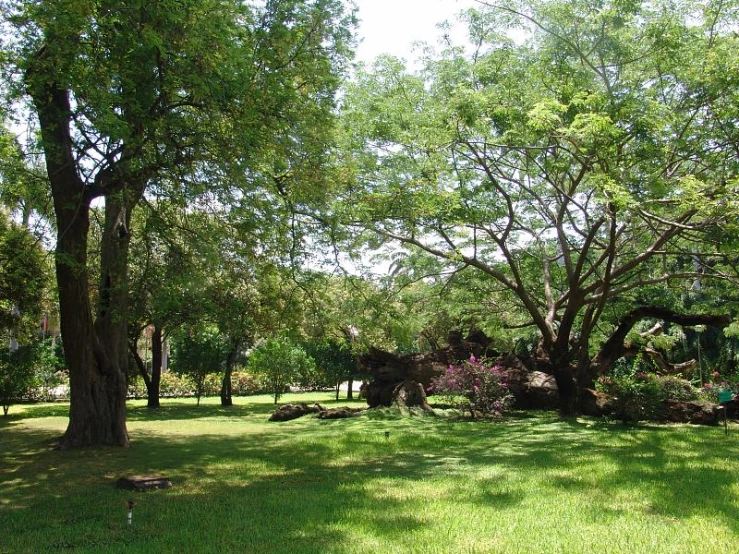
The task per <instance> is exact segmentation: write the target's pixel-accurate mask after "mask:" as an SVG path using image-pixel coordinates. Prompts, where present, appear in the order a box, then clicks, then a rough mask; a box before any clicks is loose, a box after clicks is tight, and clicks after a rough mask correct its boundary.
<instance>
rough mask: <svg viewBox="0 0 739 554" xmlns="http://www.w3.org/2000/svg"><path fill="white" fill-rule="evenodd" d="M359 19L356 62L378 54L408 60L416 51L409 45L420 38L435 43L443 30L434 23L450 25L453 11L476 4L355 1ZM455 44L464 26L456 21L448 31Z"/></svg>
mask: <svg viewBox="0 0 739 554" xmlns="http://www.w3.org/2000/svg"><path fill="white" fill-rule="evenodd" d="M355 1H356V3H357V6H358V8H359V12H358V17H359V19H360V22H359V29H358V37H359V40H360V43H359V45H358V47H357V61H363V62H366V63H369V62H371V61H372V60H374V59H375V58H376V57H377V56H379V55H380V54H392V55H394V56H397V57H399V58H403V59H405V60H406V61H407V62H409V63H410V62H412V61H413V60H415V59H416V58H417V54H416V53H414V52H413V51H412V44H413V43H414V42H416V41H424V42H427V43H429V44H431V45H433V46H438V43H437V40H438V38H439V37H441V36H442V34H443V32H442V31H440V30H439V29H437V28H436V25H437V24H438V23H440V22H442V21H444V20H448V21H449V22H450V23H452V24H454V23H455V22H456V19H457V17H456V16H457V14H458V13H459V12H460V11H462V10H465V9H467V8H471V7H474V6H476V5H478V6H479V4H477V2H475V0H355ZM449 34H450V36H451V38H452V40H453V42H455V43H459V44H461V43H463V41H464V38H465V36H466V35H465V29H464V27H463V26H460V25H459V24H457V25H456V28H454V29H453V30H452V31H451V32H450V33H449Z"/></svg>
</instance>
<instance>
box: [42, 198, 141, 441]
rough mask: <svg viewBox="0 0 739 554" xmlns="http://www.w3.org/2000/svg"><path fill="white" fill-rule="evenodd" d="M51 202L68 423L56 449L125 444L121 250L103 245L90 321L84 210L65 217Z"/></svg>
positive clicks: (66, 211) (60, 207)
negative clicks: (54, 218)
mask: <svg viewBox="0 0 739 554" xmlns="http://www.w3.org/2000/svg"><path fill="white" fill-rule="evenodd" d="M55 200H56V199H55ZM56 204H57V222H58V228H59V236H58V238H57V249H56V274H57V284H58V288H59V316H60V324H61V333H62V340H63V343H64V353H65V358H66V362H67V366H68V367H69V381H70V383H69V385H70V410H69V425H68V427H67V430H66V431H65V433H64V436H63V437H62V438H61V441H60V443H59V446H60V447H61V448H74V447H83V446H127V445H128V432H127V430H126V378H125V373H124V368H125V364H126V361H127V360H126V356H127V349H126V342H127V333H126V318H125V317H121V314H125V311H121V310H122V309H125V301H124V303H123V305H122V306H121V305H120V302H121V298H120V296H121V294H120V291H119V290H117V288H118V287H121V286H123V285H124V284H125V276H126V275H125V271H124V273H123V275H122V276H120V275H116V274H115V272H116V271H117V270H118V267H119V266H118V260H117V259H116V258H117V255H118V254H121V252H120V251H119V249H118V248H117V247H116V245H115V244H111V243H110V242H109V243H108V244H104V247H103V253H102V259H103V261H101V268H102V282H101V290H100V310H99V312H98V319H97V322H95V323H93V318H92V310H91V305H90V296H89V294H90V290H89V285H88V270H87V232H88V225H89V219H88V217H89V214H88V207H87V206H86V205H85V206H78V209H77V210H74V212H73V213H70V212H72V210H70V209H68V208H66V207H65V206H68V204H66V203H63V202H59V201H57V202H56ZM60 204H61V205H60ZM106 212H107V208H106ZM106 219H107V217H106ZM106 226H107V225H106ZM105 233H109V230H108V229H106V231H105ZM108 238H110V237H108ZM123 292H124V294H125V287H124V289H123Z"/></svg>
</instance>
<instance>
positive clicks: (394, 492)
mask: <svg viewBox="0 0 739 554" xmlns="http://www.w3.org/2000/svg"><path fill="white" fill-rule="evenodd" d="M272 408H273V406H272V405H264V404H263V405H249V406H237V407H235V408H227V409H226V408H220V407H215V406H201V407H200V408H196V407H195V406H180V405H177V406H171V407H166V408H163V410H162V411H161V412H155V415H154V419H155V420H158V421H166V420H173V421H176V422H181V421H183V420H196V419H197V416H198V414H203V413H205V414H207V415H201V416H200V417H226V416H228V417H237V418H238V417H244V418H248V417H250V416H254V415H259V416H260V417H261V416H263V415H266V414H267V413H269V412H270V411H271V410H272ZM199 410H203V411H202V412H201V411H199ZM130 414H131V415H130V419H131V420H132V421H138V419H137V418H140V420H152V414H151V413H150V412H149V411H147V410H146V408H138V407H137V408H134V409H132V410H131V412H130ZM234 414H236V415H235V416H234ZM177 425H178V426H179V425H182V424H181V423H177ZM386 431H389V432H390V434H389V436H387V437H386V434H385V432H386ZM54 438H55V437H53V436H51V434H50V433H49V432H44V431H37V430H33V429H27V428H24V429H23V430H22V431H17V430H14V429H13V427H12V426H10V425H6V426H3V427H0V441H1V442H2V444H3V453H1V454H0V503H1V504H0V509H2V510H3V511H5V512H6V513H8V514H9V515H10V517H8V518H7V519H8V520H9V522H8V530H7V533H9V535H8V536H12V537H14V543H13V544H14V545H15V546H16V547H17V549H16V550H14V551H18V552H25V551H27V552H31V551H33V552H44V551H58V550H61V549H74V551H79V552H94V551H100V549H101V548H104V549H106V551H108V552H117V551H121V552H122V551H124V550H125V551H132V552H150V551H171V552H179V551H192V552H230V551H244V552H247V551H248V552H274V553H278V554H279V553H282V552H284V553H291V554H293V553H295V552H306V553H311V554H312V553H319V552H328V551H331V552H337V553H341V552H349V551H353V550H351V549H350V548H349V547H348V546H347V547H346V549H345V548H344V546H343V545H350V544H351V543H352V541H354V540H356V537H355V536H354V534H353V532H352V529H356V530H357V532H358V533H360V532H365V533H367V534H369V535H373V536H377V537H380V538H382V539H383V540H384V541H389V542H391V543H396V542H398V541H402V540H404V537H407V536H408V535H409V534H412V533H413V532H414V531H415V530H423V529H425V528H427V527H428V526H429V525H431V523H430V522H429V521H428V520H427V519H426V518H425V517H424V515H423V511H422V510H416V508H417V507H418V504H416V503H417V502H423V499H422V498H417V497H415V496H414V494H413V491H414V489H416V488H417V487H419V486H422V485H423V484H428V483H431V484H435V485H436V486H437V487H438V488H439V489H440V490H439V492H438V494H439V495H441V496H442V497H444V498H453V499H455V502H460V503H463V504H464V505H466V506H467V509H469V510H475V509H476V507H477V509H483V508H487V507H494V508H496V509H501V510H504V509H514V508H516V507H518V506H520V505H521V504H522V503H523V502H524V501H525V500H527V499H530V497H531V496H532V495H552V494H557V493H558V492H562V491H564V492H568V491H569V492H575V493H582V494H583V495H588V497H589V498H591V505H592V508H593V510H594V511H596V512H597V513H598V514H599V515H600V516H602V517H604V518H614V519H615V518H618V517H619V516H620V515H622V513H623V511H625V510H641V511H643V512H644V513H645V515H654V514H657V515H659V516H664V517H669V518H675V519H687V518H690V517H691V516H696V515H697V516H704V517H707V518H721V519H722V520H723V521H724V522H725V523H726V525H727V526H728V527H729V528H730V529H731V530H732V531H733V532H734V533H735V534H739V509H738V507H737V499H736V498H735V496H733V495H732V494H731V493H730V492H729V491H728V490H727V489H726V488H725V489H723V490H721V489H720V487H719V485H720V484H722V483H723V484H726V483H733V480H734V479H733V473H734V472H735V470H736V469H737V468H736V464H735V463H734V462H731V464H730V465H729V466H728V467H726V464H725V460H727V459H731V460H735V459H737V458H738V457H739V456H738V454H739V449H738V448H737V446H736V445H735V444H734V443H733V442H728V441H725V440H724V438H723V436H722V431H719V430H717V429H707V428H691V427H687V426H686V427H672V428H670V427H663V428H649V427H647V428H637V429H624V428H622V427H620V426H610V425H604V424H602V423H600V422H597V421H594V420H560V419H559V418H557V417H556V416H555V415H554V414H546V413H545V414H534V415H531V414H526V416H525V417H517V418H516V419H515V420H512V421H511V420H509V421H504V422H501V423H478V422H471V421H447V420H443V419H437V418H403V419H400V418H394V417H391V416H387V417H383V416H382V415H381V414H377V413H370V414H368V415H366V416H362V417H357V418H353V419H348V420H338V421H319V420H315V419H301V420H297V421H295V422H289V423H285V424H274V427H267V428H265V427H260V428H259V432H254V431H253V430H251V431H250V428H249V427H248V426H246V425H245V430H244V433H243V434H241V435H237V436H234V435H208V434H198V433H197V431H193V434H192V435H189V436H175V435H172V436H160V435H156V436H155V435H153V434H152V435H147V433H143V432H142V433H141V434H140V435H139V436H137V437H134V442H133V443H132V446H131V448H129V449H125V450H123V449H88V450H78V451H72V452H52V451H50V450H49V449H48V448H47V445H48V444H49V442H51V441H53V439H54ZM604 465H605V466H607V468H608V469H607V470H603V469H601V470H599V472H598V473H593V472H592V471H591V468H595V467H602V466H604ZM511 468H515V470H516V475H520V478H519V479H518V480H509V479H506V477H507V476H509V475H510V474H511ZM138 473H160V474H164V475H167V476H168V477H170V478H171V479H172V481H173V483H174V488H173V489H171V490H168V491H160V492H157V493H152V494H147V495H140V496H137V497H136V501H137V503H138V504H139V505H138V506H137V508H136V515H135V517H136V522H137V523H136V533H131V532H130V530H129V529H127V528H126V527H125V526H124V525H122V521H123V515H124V514H123V509H122V502H123V500H124V499H125V498H127V496H126V495H129V494H130V493H124V492H121V491H118V490H116V489H115V488H114V487H113V483H114V482H115V480H116V478H117V477H119V476H121V475H125V474H138ZM531 475H544V476H545V479H544V481H543V484H542V485H541V486H540V488H538V489H537V490H532V489H531V488H530V487H527V486H526V482H525V479H526V476H531ZM445 487H447V488H449V490H446V489H445ZM634 488H638V489H639V490H640V491H641V492H642V493H643V496H644V497H645V498H646V499H647V500H648V501H647V502H646V503H643V504H639V505H636V506H630V505H629V504H628V503H622V504H621V505H619V504H618V499H619V495H621V494H627V493H628V491H630V490H632V489H634ZM622 491H626V492H625V493H623V492H622ZM457 497H460V498H457ZM409 498H411V499H412V500H409ZM614 506H615V507H614ZM40 515H43V517H39V516H40ZM173 524H174V526H173ZM43 537H53V544H51V546H49V545H48V544H46V543H44V544H42V543H41V542H40V541H41V540H42V538H43ZM24 545H27V546H26V548H28V549H27V550H23V547H24ZM152 545H159V546H152ZM45 548H46V550H45ZM0 550H1V549H0Z"/></svg>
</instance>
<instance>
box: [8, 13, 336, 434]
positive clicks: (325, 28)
mask: <svg viewBox="0 0 739 554" xmlns="http://www.w3.org/2000/svg"><path fill="white" fill-rule="evenodd" d="M3 23H4V28H5V29H7V30H8V33H7V34H6V35H5V36H4V40H3V58H2V59H3V61H4V70H5V71H6V74H8V75H10V76H11V86H12V88H13V91H14V92H15V94H16V97H17V98H21V99H25V100H28V101H29V104H30V107H31V109H32V110H33V112H34V114H35V116H36V118H37V121H38V126H39V130H40V135H41V147H42V150H43V153H44V158H45V163H46V170H47V173H48V178H49V182H50V188H51V193H52V197H53V201H54V209H55V217H56V226H57V230H58V231H57V242H56V270H57V283H58V287H59V303H60V318H61V331H62V335H63V337H64V338H65V345H66V350H65V353H66V357H67V362H68V365H69V369H70V377H71V410H70V424H69V427H68V429H67V431H66V433H65V435H64V437H63V439H62V443H61V444H62V446H64V447H71V446H84V445H99V444H111V445H126V444H128V433H127V431H126V426H125V404H124V401H125V380H124V378H123V368H124V367H125V364H126V363H127V356H128V351H127V350H128V349H127V329H126V326H127V318H126V314H127V291H126V286H127V267H128V246H129V241H130V235H131V233H132V232H134V229H132V228H131V213H132V211H133V210H134V209H135V207H136V206H137V204H138V203H139V202H141V200H142V198H144V196H145V192H146V193H147V194H148V193H154V192H157V193H159V194H163V195H168V196H172V197H176V198H178V199H179V202H181V203H182V204H183V205H193V204H197V203H198V202H199V201H202V200H199V199H202V198H208V199H209V201H214V202H218V203H220V204H229V205H239V206H242V207H243V209H244V212H245V213H248V210H249V206H250V205H251V202H252V200H253V198H254V197H255V196H256V197H260V196H263V195H262V194H261V191H263V190H264V189H265V187H269V188H270V189H271V190H272V193H271V197H272V198H273V199H278V198H280V197H281V196H288V195H292V196H294V198H295V201H296V202H297V201H301V200H305V198H308V197H310V196H311V193H310V191H314V192H315V191H316V190H322V189H321V188H320V187H319V182H320V179H321V173H320V168H321V166H322V165H323V164H324V162H325V157H326V150H327V149H326V144H327V140H328V137H329V136H330V133H328V129H329V128H330V125H331V122H332V120H333V117H334V115H333V112H332V110H333V107H334V93H335V90H336V88H337V87H338V84H339V79H340V76H341V74H342V72H343V69H344V67H345V60H346V58H347V55H348V53H349V50H348V46H349V39H350V30H351V18H350V16H349V15H347V14H345V12H344V7H343V5H342V4H341V2H339V1H337V0H314V1H311V2H299V1H292V0H289V1H284V2H267V3H254V4H252V3H245V2H236V1H228V2H222V1H214V0H188V1H187V2H156V3H149V2H133V3H120V2H106V1H104V2H97V1H94V2H93V1H81V2H78V1H63V2H48V1H43V0H39V1H34V2H16V1H13V0H9V1H6V2H3ZM317 187H318V188H317ZM301 191H302V192H301ZM93 201H97V202H101V201H102V202H103V203H104V215H103V224H102V229H103V230H102V235H101V237H100V238H99V245H98V249H99V251H100V271H99V285H98V288H97V294H96V296H95V297H94V298H91V296H90V292H91V287H90V283H89V280H88V270H87V265H88V259H87V255H88V240H90V236H89V229H90V207H91V205H92V203H93ZM93 304H94V305H93ZM102 399H104V400H102Z"/></svg>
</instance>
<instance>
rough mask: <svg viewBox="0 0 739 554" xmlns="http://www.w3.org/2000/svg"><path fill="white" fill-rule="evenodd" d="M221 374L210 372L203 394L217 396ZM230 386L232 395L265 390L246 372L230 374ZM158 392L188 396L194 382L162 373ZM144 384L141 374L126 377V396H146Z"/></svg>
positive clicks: (185, 376) (191, 391) (244, 394)
mask: <svg viewBox="0 0 739 554" xmlns="http://www.w3.org/2000/svg"><path fill="white" fill-rule="evenodd" d="M222 379H223V375H220V374H217V373H212V374H210V375H208V376H206V378H205V389H204V390H205V396H218V395H219V394H220V393H221V380H222ZM231 386H232V393H233V395H234V396H249V395H251V394H260V393H262V392H264V391H265V387H264V385H263V384H262V382H261V381H260V380H259V379H257V378H256V377H254V376H253V375H251V374H249V373H246V372H234V373H232V374H231ZM159 393H160V395H161V396H162V397H170V398H176V397H190V396H194V395H195V383H193V380H192V378H190V377H189V376H187V375H177V374H175V373H171V372H169V371H168V372H165V373H162V380H161V382H160V389H159ZM146 395H147V392H146V384H145V383H144V380H143V378H142V377H141V375H138V374H136V375H133V376H130V377H129V378H128V398H146Z"/></svg>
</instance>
